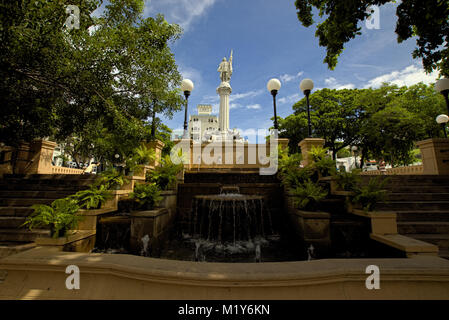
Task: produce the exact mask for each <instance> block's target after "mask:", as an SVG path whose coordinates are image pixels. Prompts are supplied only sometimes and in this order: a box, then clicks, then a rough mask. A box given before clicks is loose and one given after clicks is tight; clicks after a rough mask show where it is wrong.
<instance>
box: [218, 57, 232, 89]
mask: <svg viewBox="0 0 449 320" xmlns="http://www.w3.org/2000/svg"><path fill="white" fill-rule="evenodd" d="M218 72H220V79H221V82H228V83H229V82H230V81H231V76H232V50H231V56H230V57H229V61H227V60H226V58H223V61H222V62H221V63H220V66H219V67H218Z"/></svg>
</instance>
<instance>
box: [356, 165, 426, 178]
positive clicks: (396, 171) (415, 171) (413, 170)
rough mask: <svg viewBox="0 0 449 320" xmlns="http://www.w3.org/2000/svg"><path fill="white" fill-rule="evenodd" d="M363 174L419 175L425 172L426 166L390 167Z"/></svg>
mask: <svg viewBox="0 0 449 320" xmlns="http://www.w3.org/2000/svg"><path fill="white" fill-rule="evenodd" d="M360 174H361V175H364V176H377V175H382V174H386V175H411V174H412V175H419V174H424V166H423V165H418V166H407V167H398V168H389V169H386V171H380V170H374V171H365V172H361V173H360Z"/></svg>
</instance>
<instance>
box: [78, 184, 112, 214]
mask: <svg viewBox="0 0 449 320" xmlns="http://www.w3.org/2000/svg"><path fill="white" fill-rule="evenodd" d="M72 197H73V198H74V199H76V200H77V201H78V204H79V206H80V207H81V208H85V209H88V210H89V209H99V208H100V207H101V206H102V205H103V204H104V203H105V202H106V200H108V199H109V198H111V197H112V194H111V192H110V191H109V190H108V186H107V185H104V184H102V185H95V184H93V185H91V186H90V187H89V188H88V189H86V190H81V191H78V192H77V193H76V194H75V195H73V196H72Z"/></svg>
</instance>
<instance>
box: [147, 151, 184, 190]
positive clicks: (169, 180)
mask: <svg viewBox="0 0 449 320" xmlns="http://www.w3.org/2000/svg"><path fill="white" fill-rule="evenodd" d="M183 167H184V166H183V165H182V163H180V164H174V163H173V162H172V161H171V158H170V156H169V155H166V156H165V157H164V158H163V159H162V164H161V166H159V167H156V168H155V169H154V170H153V171H151V172H148V173H147V177H146V180H147V181H148V182H154V183H156V184H157V185H158V186H159V187H160V188H161V190H171V189H174V188H175V187H176V180H177V176H178V174H179V173H180V172H181V171H182V169H183Z"/></svg>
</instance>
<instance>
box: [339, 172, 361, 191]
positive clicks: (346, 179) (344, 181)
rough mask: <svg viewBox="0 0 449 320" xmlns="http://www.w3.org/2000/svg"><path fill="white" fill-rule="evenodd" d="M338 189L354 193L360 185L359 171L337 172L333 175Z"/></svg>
mask: <svg viewBox="0 0 449 320" xmlns="http://www.w3.org/2000/svg"><path fill="white" fill-rule="evenodd" d="M335 178H336V182H337V185H338V187H339V188H340V189H341V190H343V191H354V190H355V188H356V187H357V185H358V184H359V183H360V170H357V169H355V170H352V172H338V173H337V174H336V175H335Z"/></svg>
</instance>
